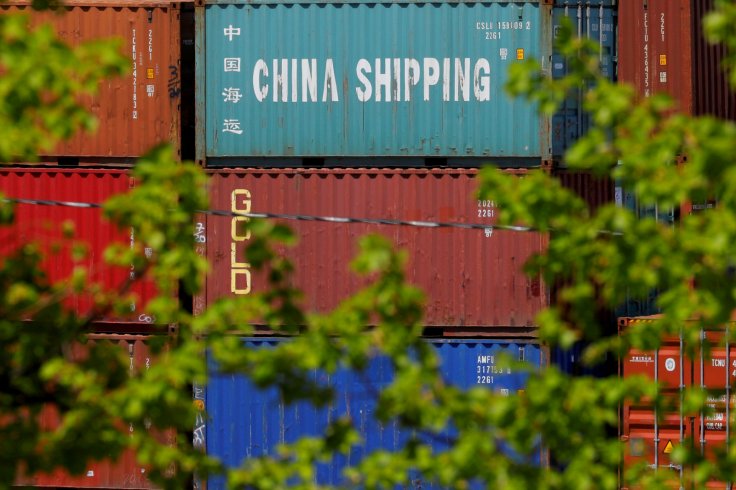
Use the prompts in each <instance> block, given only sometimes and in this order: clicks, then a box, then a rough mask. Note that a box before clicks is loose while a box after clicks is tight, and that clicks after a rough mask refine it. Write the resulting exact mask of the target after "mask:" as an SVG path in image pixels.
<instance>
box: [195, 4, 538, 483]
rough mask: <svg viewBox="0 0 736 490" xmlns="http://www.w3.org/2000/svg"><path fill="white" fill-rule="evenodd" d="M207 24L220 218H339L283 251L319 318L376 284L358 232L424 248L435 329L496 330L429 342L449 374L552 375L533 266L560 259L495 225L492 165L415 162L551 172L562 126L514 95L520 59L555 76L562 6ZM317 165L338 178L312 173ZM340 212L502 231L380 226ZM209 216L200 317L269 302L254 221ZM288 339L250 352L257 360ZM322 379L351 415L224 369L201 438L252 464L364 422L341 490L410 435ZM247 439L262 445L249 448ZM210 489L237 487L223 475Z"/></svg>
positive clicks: (238, 10)
mask: <svg viewBox="0 0 736 490" xmlns="http://www.w3.org/2000/svg"><path fill="white" fill-rule="evenodd" d="M196 19H197V24H196V26H197V42H198V49H197V53H198V58H197V82H198V88H197V92H196V101H197V113H198V114H199V118H198V120H197V123H198V127H197V144H196V147H197V160H198V161H199V162H200V163H202V164H204V165H206V166H207V167H209V168H210V171H209V172H210V196H211V206H212V207H213V208H216V209H221V210H229V211H233V212H253V213H258V212H268V213H278V214H286V215H305V216H329V217H335V218H337V219H335V220H334V221H332V222H317V221H309V220H305V221H289V222H287V223H286V224H288V225H289V226H291V227H292V228H293V229H294V230H295V232H296V235H297V238H298V240H299V243H298V244H297V245H296V247H294V248H293V249H290V250H288V251H285V253H286V254H287V256H288V257H289V258H290V259H292V261H293V263H294V264H295V274H294V283H295V284H294V285H295V286H296V287H298V288H300V289H302V290H303V291H304V292H305V299H304V306H305V307H306V308H308V309H310V310H316V311H325V310H329V309H331V308H333V307H335V306H336V305H337V304H338V302H339V301H340V300H342V299H343V298H345V297H346V296H347V295H349V294H350V293H352V292H354V291H356V290H357V289H358V288H359V287H360V286H361V285H362V284H364V283H363V282H361V281H360V280H359V279H358V278H357V277H355V276H354V275H353V274H352V273H351V272H350V270H349V263H350V261H351V259H352V257H353V256H354V255H355V254H356V253H357V241H358V238H359V237H360V236H361V235H364V234H366V233H370V232H378V233H382V234H384V235H387V236H388V237H389V238H390V239H391V240H392V241H393V242H394V244H396V245H397V246H399V247H401V248H405V249H407V250H408V251H409V253H410V261H409V264H408V266H407V277H408V280H409V281H410V282H412V283H414V284H416V285H417V286H419V287H421V288H422V289H424V290H425V291H426V293H427V306H426V310H425V315H426V316H425V324H426V327H427V328H426V330H425V333H427V334H432V335H442V336H453V337H457V336H462V337H468V336H471V337H473V336H474V337H479V336H482V337H483V339H482V340H481V339H474V340H442V341H438V340H436V341H431V342H433V344H432V345H434V346H435V347H437V351H438V355H439V356H440V358H441V360H442V362H443V373H444V374H445V375H446V376H447V377H448V379H449V381H450V382H452V383H453V384H457V385H459V386H463V387H466V388H467V387H470V386H473V385H480V386H486V387H489V388H494V387H495V388H501V389H510V388H513V390H514V391H515V390H517V389H519V388H522V387H523V384H524V382H525V379H526V376H525V375H522V374H521V373H519V374H518V375H515V376H514V375H511V378H513V381H510V379H511V378H509V380H507V379H506V378H507V377H508V375H506V376H495V377H494V376H478V373H479V371H478V369H481V368H483V369H485V368H488V369H493V366H490V367H489V366H485V365H483V366H480V367H479V365H477V363H478V362H480V361H479V359H481V357H487V355H488V354H491V355H490V358H493V357H494V353H496V351H498V350H514V351H515V352H516V351H517V350H520V351H525V352H528V353H529V354H528V356H529V357H528V360H529V362H530V364H531V365H532V366H540V365H541V364H543V363H545V362H546V356H544V355H543V353H542V349H541V347H540V346H539V344H537V343H535V340H534V339H535V337H536V327H535V324H534V317H535V315H536V314H537V313H538V312H539V311H540V310H541V309H542V308H544V306H546V304H548V301H549V299H548V298H549V295H548V292H547V290H546V287H545V285H544V284H543V283H542V282H541V281H540V280H539V279H538V278H537V279H535V278H527V277H526V276H524V275H523V274H522V273H521V267H522V265H523V263H524V262H525V261H526V260H527V259H528V258H529V257H530V256H531V255H532V254H534V253H539V252H541V251H542V250H544V248H545V247H546V241H547V237H546V236H545V235H544V234H541V233H519V232H510V231H500V230H496V229H493V225H494V224H495V222H496V217H497V212H498V210H497V209H496V206H495V204H494V203H493V202H490V201H482V200H481V201H479V200H477V199H476V198H475V197H474V196H473V194H474V191H475V188H476V186H477V180H476V175H477V171H476V170H462V169H452V168H436V169H431V170H428V169H426V168H422V169H412V168H407V167H412V166H422V167H424V166H426V165H429V166H448V165H449V166H456V167H474V166H477V165H478V164H479V163H480V162H488V161H493V162H494V163H495V164H497V165H499V166H502V167H507V168H508V167H515V168H517V170H509V172H512V173H514V174H517V175H518V176H519V178H523V176H524V174H525V173H526V172H527V171H528V170H525V169H520V167H540V166H542V165H546V164H547V163H548V162H549V161H550V159H551V157H552V143H551V131H550V120H549V119H547V118H540V117H539V116H537V115H536V109H535V107H534V105H533V104H530V103H528V102H525V101H523V100H520V99H517V100H512V99H510V98H508V97H507V96H506V95H505V94H504V93H503V90H502V87H503V85H504V83H505V81H506V77H507V71H508V67H509V66H510V65H511V64H513V63H518V62H520V61H522V60H524V59H526V58H528V57H536V58H539V59H542V60H543V61H544V63H545V66H546V64H547V63H548V60H549V56H550V55H551V38H552V36H551V26H552V8H551V7H550V6H549V5H545V3H543V2H509V3H506V2H503V3H501V2H495V1H494V2H490V3H484V4H481V3H459V4H448V3H438V4H413V3H410V4H396V3H393V2H378V3H366V2H355V3H349V4H348V3H342V2H309V3H306V4H290V3H287V2H280V1H273V2H269V1H259V2H248V3H246V2H204V5H203V6H201V7H198V8H197V11H196ZM286 33H288V34H286ZM376 33H380V34H379V35H376ZM315 166H320V167H332V168H309V167H315ZM222 167H230V168H222ZM233 167H234V168H233ZM253 167H270V168H267V169H264V168H253ZM274 167H278V168H274ZM367 167H370V168H367ZM339 218H367V219H375V220H386V221H412V222H456V223H475V224H487V225H488V228H487V229H485V230H482V229H473V230H471V229H460V228H451V227H444V228H439V227H431V226H393V225H390V224H385V225H378V226H376V225H367V224H365V223H363V224H360V223H350V222H346V221H344V220H341V219H339ZM204 219H205V221H206V222H205V223H203V224H202V225H201V228H203V229H204V230H205V235H204V239H203V240H201V241H202V242H203V243H202V244H201V245H200V247H201V249H202V250H203V252H204V253H206V256H207V258H208V260H209V262H210V264H211V266H212V273H211V274H210V275H209V276H208V278H207V281H206V290H205V292H204V295H203V296H204V297H203V298H198V299H197V300H196V301H197V303H196V304H197V305H201V306H206V305H207V304H211V303H212V302H213V301H215V300H217V299H218V298H221V297H223V296H228V295H246V294H251V293H253V292H256V291H260V290H262V288H263V287H264V284H265V277H263V276H262V275H257V274H255V273H252V271H251V270H250V268H249V266H248V264H247V263H245V262H244V261H243V260H242V259H241V258H240V257H242V254H243V248H244V247H245V246H247V242H248V236H247V234H243V233H242V232H241V231H239V230H238V227H237V222H238V221H246V219H245V218H237V217H232V218H225V217H219V216H207V217H206V218H204ZM198 308H199V306H197V307H196V308H195V309H198ZM499 337H505V338H507V339H508V340H506V339H504V340H499ZM282 341H283V340H260V339H246V340H244V342H245V344H246V345H247V346H248V347H250V348H266V347H268V346H269V345H271V343H274V344H278V343H280V342H282ZM491 364H493V361H491ZM211 368H212V369H213V370H215V369H216V368H215V365H214V364H213V365H211ZM315 376H317V379H319V380H320V381H324V382H325V383H327V384H329V385H330V386H332V387H333V388H334V389H335V390H336V392H337V400H339V402H337V404H336V405H335V406H331V407H329V408H327V409H326V410H315V409H314V408H310V407H307V406H305V405H296V406H285V405H284V403H283V401H282V400H281V399H280V398H279V397H278V395H277V394H276V392H274V391H268V392H259V391H257V390H256V389H255V388H254V387H253V386H252V385H251V384H250V383H248V382H247V381H246V379H245V378H242V377H235V378H234V377H232V376H223V375H219V374H217V373H216V371H214V372H213V378H212V380H211V382H210V384H209V386H207V387H206V388H204V390H203V391H202V392H200V396H202V397H203V402H204V403H205V407H206V408H207V410H208V413H209V414H210V415H211V419H210V420H209V421H208V422H207V426H206V430H200V431H199V432H198V435H197V437H198V440H199V441H200V442H202V444H203V445H204V446H205V447H206V448H207V450H208V451H210V452H211V453H212V454H216V455H218V456H221V457H224V458H225V461H226V463H227V464H229V465H237V464H238V463H239V462H240V461H241V460H242V458H244V457H245V456H258V455H266V454H274V450H275V445H276V444H278V443H281V442H290V441H293V440H295V439H296V438H298V437H301V436H304V435H310V434H311V435H314V434H317V433H319V432H320V431H321V430H323V429H324V428H325V427H326V423H327V421H328V420H330V419H332V418H333V417H335V416H337V415H349V416H351V417H352V418H353V420H354V422H355V423H356V424H357V425H358V426H359V427H361V432H362V434H363V435H364V437H365V443H364V445H362V446H360V447H358V446H356V447H355V448H354V449H353V451H351V454H350V455H349V456H348V457H347V459H345V458H343V459H339V460H334V461H330V462H328V463H326V464H325V465H324V466H323V467H321V468H320V473H319V476H318V481H319V483H340V482H341V478H342V476H341V469H342V468H343V467H344V466H346V465H348V464H355V463H357V462H358V461H359V460H360V459H361V458H362V457H363V455H365V454H366V453H368V452H372V451H374V450H376V449H379V448H383V449H392V448H396V447H399V446H401V445H403V444H404V443H405V442H406V440H407V438H408V437H409V435H410V434H408V433H407V431H406V429H403V428H402V427H401V426H400V425H399V424H398V423H395V424H393V425H391V426H383V425H382V424H379V423H378V422H377V421H376V420H374V419H373V417H372V413H373V412H374V409H373V407H374V405H375V399H374V395H373V394H372V391H373V390H371V389H367V388H366V387H365V386H363V385H362V384H361V383H360V382H358V381H359V380H358V379H357V378H355V376H353V375H351V374H350V373H346V372H338V373H336V374H335V375H334V376H333V377H331V378H328V377H325V376H323V375H321V374H319V373H315ZM366 376H367V377H368V378H369V381H370V383H372V384H373V385H375V387H381V386H385V385H386V384H387V383H388V382H389V381H390V379H391V376H392V375H391V372H390V369H389V364H388V363H387V362H386V361H385V360H381V359H376V360H374V362H373V363H372V365H371V366H369V368H368V370H367V372H366ZM509 383H511V384H509ZM511 385H513V386H511ZM368 388H370V387H368ZM243 401H245V403H243ZM344 403H348V405H347V406H345V405H344ZM276 407H278V409H276ZM359 414H363V415H359ZM356 417H360V420H358V419H357V418H356ZM226 428H227V429H226ZM243 433H248V434H251V435H252V437H250V438H246V439H243V438H242V437H241V434H243ZM436 449H441V448H436ZM537 461H539V460H537ZM208 483H209V485H210V487H213V488H220V487H222V485H223V482H222V481H220V480H219V479H212V480H210V481H209V482H208ZM342 483H345V482H342ZM427 484H428V482H423V485H427ZM430 484H431V483H430Z"/></svg>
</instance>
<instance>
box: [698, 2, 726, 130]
mask: <svg viewBox="0 0 736 490" xmlns="http://www.w3.org/2000/svg"><path fill="white" fill-rule="evenodd" d="M691 6H692V9H693V15H692V17H693V26H692V32H693V44H694V47H693V56H692V61H693V113H694V114H695V115H703V114H710V115H713V116H717V117H720V118H722V119H728V120H730V121H734V120H736V92H734V91H733V89H732V88H731V86H730V85H729V83H728V77H727V76H725V74H724V72H723V66H722V65H721V61H722V60H723V59H724V58H725V56H726V48H725V47H724V46H723V45H712V44H709V43H708V42H707V41H706V39H705V35H704V33H703V22H702V20H703V17H705V15H706V14H707V13H708V12H709V11H711V10H713V0H694V1H693V2H692V3H691Z"/></svg>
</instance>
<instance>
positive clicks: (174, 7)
mask: <svg viewBox="0 0 736 490" xmlns="http://www.w3.org/2000/svg"><path fill="white" fill-rule="evenodd" d="M65 3H66V6H65V7H64V10H65V12H64V15H58V14H56V13H53V12H47V13H39V12H33V11H32V9H31V7H30V5H29V2H22V3H21V2H14V3H11V4H5V3H3V5H1V6H0V15H9V14H25V15H28V17H29V22H30V24H31V25H39V24H41V23H49V24H51V25H52V26H53V27H54V29H55V31H56V33H57V34H58V36H59V38H60V39H61V40H63V41H64V42H67V43H69V44H71V45H78V44H79V43H80V42H85V41H91V40H95V39H102V38H109V37H114V38H118V39H120V40H121V41H122V46H121V50H122V52H123V53H125V54H126V55H128V56H129V57H130V59H131V63H132V66H131V71H130V73H129V75H128V76H126V77H120V78H112V79H108V80H104V81H102V82H101V83H100V86H99V93H98V95H97V96H95V97H93V98H88V99H87V100H85V101H83V102H84V103H85V104H86V105H87V107H88V108H89V110H90V112H91V113H92V114H93V115H95V116H96V117H97V118H98V120H99V124H100V126H99V129H98V131H97V132H96V133H94V134H78V135H77V136H75V137H74V138H72V139H71V140H69V141H66V142H62V143H60V144H59V145H57V146H56V148H53V149H51V150H49V151H47V152H46V153H45V155H44V156H45V157H46V158H44V160H48V161H52V162H54V161H58V162H59V163H62V164H74V163H83V164H88V165H92V166H97V165H100V164H103V163H126V162H127V163H130V162H132V161H133V160H134V159H135V158H136V157H139V156H141V155H143V154H144V153H145V152H146V151H147V150H148V149H149V148H151V147H152V146H154V145H156V144H158V143H170V144H172V145H173V146H174V148H175V150H176V151H177V152H178V151H179V133H180V126H181V121H180V117H179V113H180V96H181V84H182V78H181V64H180V43H179V39H180V31H179V30H180V22H179V21H180V16H179V3H178V2H167V1H162V2H156V3H147V2H136V1H129V0H126V1H123V2H120V3H119V4H116V3H112V4H111V3H109V2H100V1H95V0H81V1H70V2H65Z"/></svg>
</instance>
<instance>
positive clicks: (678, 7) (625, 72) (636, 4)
mask: <svg viewBox="0 0 736 490" xmlns="http://www.w3.org/2000/svg"><path fill="white" fill-rule="evenodd" d="M690 1H691V0H674V1H673V0H649V1H647V2H644V1H627V2H620V4H619V14H618V15H619V17H618V18H619V49H618V51H619V67H618V78H619V80H621V81H623V82H626V83H631V84H633V85H634V87H635V88H636V90H637V92H638V93H639V94H640V95H641V96H643V97H649V96H651V95H653V94H655V93H657V92H664V93H667V94H669V95H671V96H672V97H674V98H675V100H676V101H677V104H678V106H677V107H678V109H679V110H681V111H683V112H685V113H688V114H689V113H692V59H691V56H692V31H691V12H690Z"/></svg>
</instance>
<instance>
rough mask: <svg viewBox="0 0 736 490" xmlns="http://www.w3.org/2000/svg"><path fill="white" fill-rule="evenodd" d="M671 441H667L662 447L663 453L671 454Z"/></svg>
mask: <svg viewBox="0 0 736 490" xmlns="http://www.w3.org/2000/svg"><path fill="white" fill-rule="evenodd" d="M672 448H673V446H672V441H667V445H666V446H665V447H664V453H665V454H670V453H671V452H672Z"/></svg>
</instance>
